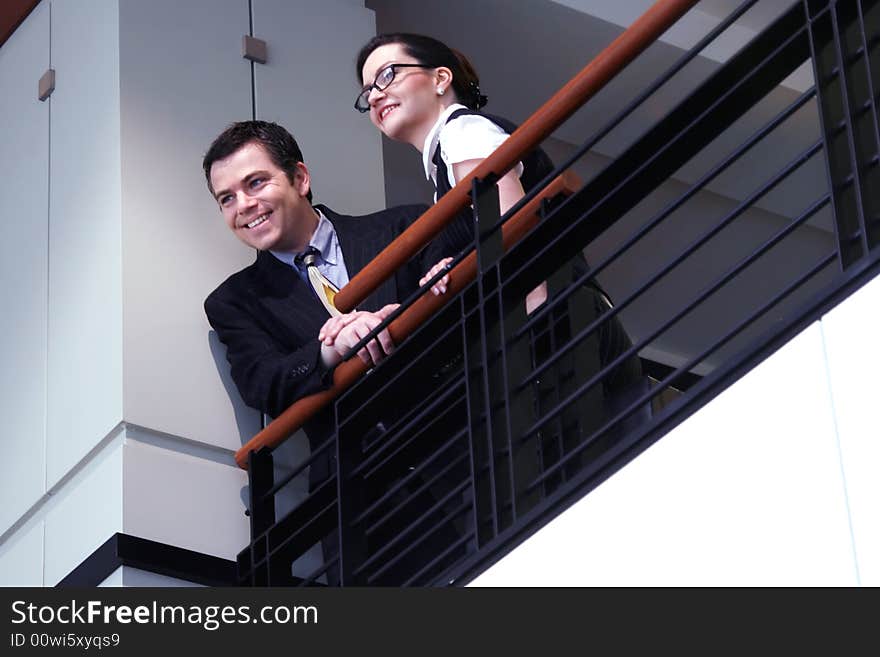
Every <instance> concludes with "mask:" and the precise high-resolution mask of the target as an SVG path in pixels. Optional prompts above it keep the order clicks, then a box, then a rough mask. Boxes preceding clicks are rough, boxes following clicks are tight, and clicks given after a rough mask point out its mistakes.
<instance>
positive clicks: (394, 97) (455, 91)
mask: <svg viewBox="0 0 880 657" xmlns="http://www.w3.org/2000/svg"><path fill="white" fill-rule="evenodd" d="M356 66H357V74H358V75H359V77H360V80H361V83H362V88H361V91H360V93H359V94H358V96H357V100H356V101H355V108H356V109H357V110H359V111H361V112H369V114H370V120H371V121H372V122H373V124H374V125H375V126H376V127H377V128H378V129H379V130H380V131H381V132H382V133H383V134H385V135H386V136H387V137H389V138H391V139H394V140H396V141H402V142H406V143H409V144H410V145H412V146H413V148H415V149H416V150H417V151H419V152H420V153H421V154H422V166H423V167H424V170H425V173H426V175H427V176H428V177H429V178H430V179H431V180H432V182H433V183H434V188H435V191H436V194H435V201H436V199H437V198H439V197H441V196H443V194H445V193H446V192H448V191H449V190H450V189H451V188H452V187H453V186H454V185H455V183H456V182H457V181H460V180H462V179H463V178H464V177H465V176H466V175H467V174H468V173H470V172H471V171H472V170H473V169H474V168H475V167H477V166H478V165H479V164H480V163H481V162H482V161H483V160H484V159H485V158H486V157H488V156H489V155H490V154H491V153H492V151H494V150H495V149H496V148H497V147H498V146H499V145H500V144H501V143H502V142H503V141H504V140H505V139H507V137H509V136H510V133H512V132H513V131H514V130H515V129H516V126H515V125H514V124H512V123H511V122H510V121H508V120H507V119H504V118H502V117H499V116H494V115H491V114H486V113H483V112H481V111H479V110H481V108H482V107H483V106H484V105H485V104H486V102H487V98H486V96H484V95H483V94H482V93H481V92H480V84H479V79H478V77H477V75H476V72H475V71H474V69H473V67H472V66H471V65H470V62H468V60H467V58H466V57H464V55H462V54H461V53H459V52H458V51H455V50H453V49H451V48H449V47H448V46H446V45H445V44H443V43H441V42H440V41H437V40H436V39H433V38H431V37H428V36H424V35H419V34H406V33H397V34H383V35H379V36H376V37H374V38H373V39H371V40H370V41H369V42H368V43H367V44H366V45H365V46H364V47H363V48H362V49H361V51H360V53H359V54H358V57H357V64H356ZM553 169H554V167H553V163H552V162H551V161H550V158H549V157H547V155H546V154H545V153H544V151H543V150H541V149H540V148H538V149H535V150H534V151H532V152H531V153H529V154H528V155H527V156H526V157H524V158H523V160H522V161H521V162H520V163H518V164H517V166H515V167H514V168H513V169H511V170H510V171H509V172H508V173H507V174H505V175H504V176H503V177H502V178H501V179H500V180H499V181H498V183H497V184H498V195H499V200H500V206H501V213H502V214H504V213H505V212H506V211H507V210H508V209H509V208H511V207H512V206H513V205H514V204H515V203H516V202H517V201H519V200H520V199H521V198H522V197H523V196H524V195H525V190H529V189H532V188H533V187H534V186H536V185H537V184H538V183H539V182H540V181H541V180H542V179H543V178H544V177H545V176H547V174H549V173H551V172H552V171H553ZM471 216H472V215H471V211H470V209H468V210H467V211H466V212H465V213H463V216H460V217H458V218H457V219H456V220H455V221H454V222H453V223H452V224H451V225H450V226H448V227H447V228H446V230H445V231H444V232H443V233H442V234H441V238H440V239H441V244H442V247H443V251H442V253H444V254H455V253H458V252H459V251H460V250H461V249H462V248H464V247H465V246H466V245H467V244H469V243H471V242H472V241H473V227H472V218H471ZM450 260H451V258H445V259H443V260H441V261H440V262H439V263H438V264H437V265H435V266H434V267H433V268H432V269H431V270H430V271H429V272H428V274H427V275H426V276H425V277H424V278H423V279H422V283H423V284H424V282H425V281H426V280H428V278H430V277H431V276H433V275H434V274H436V273H437V272H438V271H439V270H440V268H442V267H443V266H445V265H446V264H447V263H448V262H450ZM585 268H586V264H585V263H584V262H583V259H582V258H576V259H575V261H574V271H575V272H577V271H578V270H580V272H583V271H585V270H586V269H585ZM447 284H448V276H447V277H444V278H443V279H441V280H440V281H439V282H438V283H437V284H436V285H435V286H434V287H433V288H432V290H433V292H434V294H442V293H445V292H446V285H447ZM546 299H547V285H546V283H542V284H541V285H540V286H539V287H538V288H536V289H535V290H533V291H532V292H531V293H529V295H528V296H527V297H526V304H525V305H526V312H527V313H531V312H532V311H533V310H534V309H535V308H537V307H538V306H540V305H541V304H543V303H544V302H545V301H546ZM571 303H575V304H577V305H578V310H577V315H578V316H579V317H580V321H581V322H583V321H586V322H587V323H589V321H591V320H592V318H595V317H597V316H599V315H601V314H602V313H604V312H606V311H607V310H608V309H609V308H610V307H611V304H610V302H609V301H608V299H607V297H606V295H605V294H604V292H603V291H602V290H601V289H600V288H599V287H598V285H597V284H596V283H595V282H594V281H590V282H588V283H587V284H586V285H585V286H583V288H582V289H581V290H580V292H579V293H578V294H577V295H575V296H573V297H572V298H571V301H570V302H569V304H571ZM559 310H560V311H561V312H562V317H559V316H558V315H559V313H557V312H556V311H554V313H553V318H552V319H550V318H548V319H549V321H550V324H551V326H545V329H547V330H545V331H544V333H545V337H546V334H547V333H549V332H550V331H552V332H553V333H554V334H557V336H558V337H560V338H562V341H563V342H564V341H565V339H567V338H565V337H564V336H562V335H559V328H560V326H561V324H563V323H564V324H565V325H566V326H567V325H568V323H569V320H568V318H565V317H564V316H565V310H564V309H559ZM563 318H564V322H560V321H557V320H560V319H563ZM535 331H537V332H540V331H539V329H538V328H537V327H536V329H534V330H533V332H535ZM563 333H568V329H566V330H564V331H563ZM569 335H570V334H569ZM537 337H538V339H536V340H535V344H534V348H533V352H532V358H533V364H538V362H540V361H543V360H544V359H545V358H547V357H548V355H549V352H550V348H549V345H546V346H545V347H542V346H541V342H542V341H543V340H542V339H541V338H540V336H537ZM584 344H586V343H584ZM593 344H594V347H593V349H594V351H593V353H594V354H595V353H596V351H595V350H596V349H597V350H598V357H599V358H598V360H599V363H601V365H602V366H604V365H606V364H607V363H610V362H611V361H612V360H614V359H615V358H616V357H617V355H619V354H620V353H622V352H623V351H625V350H627V349H628V348H629V347H630V346H631V342H630V340H629V337H628V336H627V335H626V332H625V331H624V329H623V326H622V325H621V324H620V322H619V321H618V319H617V318H614V319H612V320H610V321H607V322H605V323H604V324H603V325H602V326H601V328H600V329H599V335H598V344H597V343H593ZM588 360H592V358H590V359H588ZM579 362H584V359H581V360H580V361H579ZM583 374H585V373H584V372H581V375H583ZM603 383H604V386H603V387H604V391H605V396H606V400H605V402H604V403H605V404H606V405H607V406H606V409H607V410H611V411H614V409H615V408H619V405H620V404H621V403H625V402H626V401H627V400H629V399H634V397H635V396H637V394H638V391H640V390H641V366H640V362H639V359H638V358H637V357H636V356H631V357H630V358H628V359H626V360H625V361H624V362H623V363H622V364H621V365H619V366H618V367H617V368H615V369H614V370H613V371H612V372H611V373H610V374H609V375H606V377H605V379H604V381H603Z"/></svg>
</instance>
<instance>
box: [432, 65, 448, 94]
mask: <svg viewBox="0 0 880 657" xmlns="http://www.w3.org/2000/svg"><path fill="white" fill-rule="evenodd" d="M434 79H435V80H436V82H437V93H438V94H440V95H441V96H442V95H443V93H445V92H446V90H447V89H448V88H449V87H451V86H452V71H450V70H449V69H448V68H446V67H445V66H438V67H437V69H436V70H435V71H434ZM441 89H442V91H441Z"/></svg>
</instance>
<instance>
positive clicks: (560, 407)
mask: <svg viewBox="0 0 880 657" xmlns="http://www.w3.org/2000/svg"><path fill="white" fill-rule="evenodd" d="M829 200H830V194H826V195H825V196H823V197H822V198H820V199H819V200H817V201H815V202H814V203H812V204H811V205H810V206H809V207H808V208H807V209H806V210H805V211H804V212H802V213H801V215H800V216H799V217H798V218H797V219H796V220H795V221H793V222H791V223H790V224H788V225H787V226H785V228H783V229H782V230H780V231H778V232H777V233H776V234H775V235H774V236H773V237H772V238H770V239H769V240H767V241H766V242H765V243H764V244H763V245H762V246H761V247H760V248H759V249H758V250H757V251H755V252H754V253H752V254H751V255H750V256H749V257H748V258H746V259H745V260H743V261H742V262H740V263H738V264H737V265H736V266H734V267H733V268H731V269H729V270H728V271H727V272H726V273H725V274H724V275H722V276H721V277H720V278H718V279H717V280H716V281H715V282H714V283H713V284H712V285H710V286H708V287H706V288H704V289H703V291H702V292H700V293H699V294H698V295H697V297H696V298H695V299H694V300H693V301H691V302H690V303H688V304H686V305H685V306H684V308H682V309H681V310H679V311H678V312H677V313H675V314H674V315H673V316H672V317H671V318H670V319H668V320H667V321H666V322H664V323H663V324H661V325H660V327H659V328H656V329H654V330H653V331H652V332H650V333H649V334H648V335H647V336H645V337H643V338H642V339H641V340H639V341H638V342H636V343H635V344H634V345H633V346H632V347H630V348H629V349H627V350H626V351H625V352H623V353H622V354H620V355H619V356H618V357H617V358H616V359H615V360H613V361H612V362H611V363H610V364H608V365H606V366H605V368H604V369H602V370H601V371H600V372H598V373H596V374H595V375H593V376H592V377H591V378H590V379H589V380H588V381H587V382H586V383H584V384H583V385H581V386H580V387H579V388H578V389H577V390H575V391H573V392H572V393H571V394H569V395H568V396H567V397H566V398H565V399H564V400H563V401H561V402H559V403H558V404H557V405H556V406H555V407H553V408H552V409H551V410H550V411H548V412H547V413H546V414H545V415H544V416H543V417H542V418H541V419H539V420H538V421H536V422H535V423H534V424H533V425H532V426H531V427H529V429H528V430H527V431H525V432H524V433H522V434H521V436H522V437H523V439H525V438H527V437H528V436H530V435H531V434H533V433H535V432H536V431H537V430H538V429H540V428H541V427H543V426H544V425H545V424H546V423H547V422H549V421H550V420H552V419H553V418H554V417H556V415H558V414H559V413H561V412H562V411H564V410H565V408H566V407H567V406H569V405H570V404H571V403H572V402H574V401H575V400H576V399H577V398H578V397H579V396H580V395H582V394H583V393H584V392H586V391H587V390H589V389H590V388H592V387H593V386H594V385H596V384H597V383H599V382H600V381H601V380H602V378H603V377H604V376H605V375H606V374H608V373H609V372H610V371H612V370H613V369H614V368H615V367H617V366H619V365H620V364H621V363H623V361H624V360H626V359H627V358H629V357H630V356H632V355H634V354H636V353H638V351H639V350H640V349H642V348H643V347H645V346H646V345H648V344H649V343H651V342H652V341H653V340H654V339H655V338H656V337H657V336H659V335H661V334H662V333H664V332H665V331H666V330H667V329H668V328H669V327H671V326H672V325H674V324H676V323H677V322H678V321H680V320H681V319H682V318H683V317H684V316H685V315H687V314H688V313H690V312H691V311H692V310H693V309H694V308H696V307H697V306H698V305H700V304H701V303H702V302H703V301H705V300H706V299H707V298H709V297H710V296H711V295H712V294H714V293H715V292H717V291H718V290H719V289H720V288H721V287H722V286H724V285H726V284H727V283H728V282H729V281H730V280H732V279H733V278H734V277H736V276H737V275H738V274H740V273H741V272H742V271H743V270H745V269H746V267H748V266H749V265H751V264H752V263H753V262H755V261H756V260H757V259H758V258H760V257H761V256H762V255H764V253H766V252H767V251H769V250H770V249H771V248H773V247H774V246H775V245H776V244H777V243H779V242H780V241H781V240H782V239H784V238H785V237H787V236H788V235H789V234H790V233H791V232H793V231H794V230H795V229H797V228H798V227H799V226H801V225H802V224H804V223H805V222H806V221H808V220H809V219H810V218H811V217H812V216H813V215H814V214H815V213H816V212H818V211H819V210H821V209H822V208H823V207H825V205H827V204H828V202H829ZM576 339H579V338H572V340H571V341H570V342H569V343H568V344H567V345H566V346H565V347H564V349H566V350H567V349H569V348H570V345H571V343H572V342H574V341H575V340H576ZM689 369H690V368H689Z"/></svg>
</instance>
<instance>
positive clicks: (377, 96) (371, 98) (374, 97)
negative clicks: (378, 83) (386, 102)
mask: <svg viewBox="0 0 880 657" xmlns="http://www.w3.org/2000/svg"><path fill="white" fill-rule="evenodd" d="M383 98H385V92H384V91H382V90H381V89H379V88H377V87H373V88H372V89H370V93H369V95H368V96H367V102H368V103H369V104H370V106H371V107H372V106H373V105H375V104H376V102H377V101H379V100H382V99H383Z"/></svg>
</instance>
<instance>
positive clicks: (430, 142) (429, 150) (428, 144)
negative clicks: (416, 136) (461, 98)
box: [422, 103, 467, 183]
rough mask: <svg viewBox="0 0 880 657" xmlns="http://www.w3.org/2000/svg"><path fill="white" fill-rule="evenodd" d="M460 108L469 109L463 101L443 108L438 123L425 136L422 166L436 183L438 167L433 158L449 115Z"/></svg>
mask: <svg viewBox="0 0 880 657" xmlns="http://www.w3.org/2000/svg"><path fill="white" fill-rule="evenodd" d="M460 109H467V107H465V106H464V105H462V104H461V103H452V105H450V106H449V107H447V108H446V109H445V110H443V113H442V114H441V115H440V118H438V119H437V123H435V124H434V127H433V128H431V129H430V130H429V131H428V136H427V137H425V144H424V146H423V147H422V167H423V168H424V169H425V178H427V179H428V180H431V181H433V182H435V183H436V180H437V167H436V165H435V164H434V162H433V160H434V150H435V149H436V148H437V144H438V143H439V141H440V131H441V130H442V129H443V126H444V125H446V121H448V120H449V116H450V115H451V114H452V113H453V112H456V111H458V110H460Z"/></svg>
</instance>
